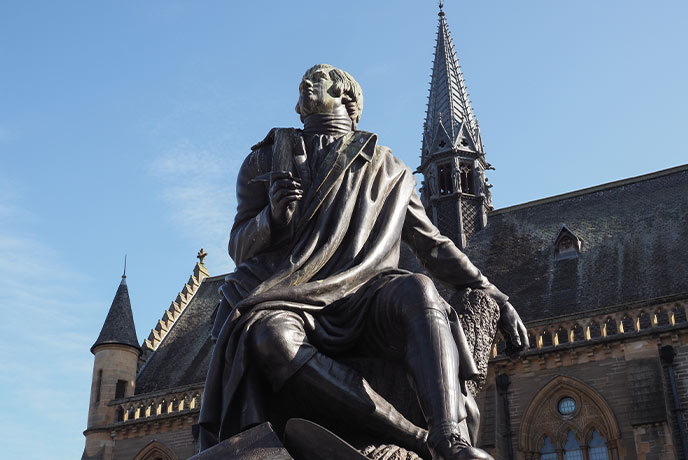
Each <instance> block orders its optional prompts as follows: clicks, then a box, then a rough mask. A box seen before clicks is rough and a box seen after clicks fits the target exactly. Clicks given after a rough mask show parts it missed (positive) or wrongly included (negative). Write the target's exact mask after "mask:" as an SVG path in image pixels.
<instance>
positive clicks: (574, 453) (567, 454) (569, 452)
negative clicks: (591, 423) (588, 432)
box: [564, 430, 583, 460]
mask: <svg viewBox="0 0 688 460" xmlns="http://www.w3.org/2000/svg"><path fill="white" fill-rule="evenodd" d="M564 460H583V451H582V450H581V446H580V443H579V442H578V440H577V439H576V434H575V433H574V432H573V431H571V430H569V432H568V433H567V434H566V444H564Z"/></svg>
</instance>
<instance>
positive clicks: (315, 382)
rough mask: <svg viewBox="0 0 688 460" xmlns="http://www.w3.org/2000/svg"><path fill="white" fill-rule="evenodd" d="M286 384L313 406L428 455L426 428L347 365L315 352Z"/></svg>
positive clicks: (401, 445) (422, 454)
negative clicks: (397, 408) (409, 418)
mask: <svg viewBox="0 0 688 460" xmlns="http://www.w3.org/2000/svg"><path fill="white" fill-rule="evenodd" d="M287 385H288V386H289V389H290V390H291V391H292V392H297V393H298V394H302V395H304V398H307V399H304V400H308V401H309V402H310V403H311V404H312V405H313V406H314V407H320V408H326V410H327V414H326V415H329V416H332V415H335V416H337V418H339V419H342V420H346V421H348V422H350V424H351V425H358V426H360V427H361V428H364V429H365V430H367V431H368V432H370V433H371V434H373V435H376V436H379V437H380V438H381V439H384V440H385V441H386V442H391V443H394V444H396V445H398V446H400V447H403V448H405V449H409V450H411V451H413V452H416V453H417V454H418V455H420V456H422V457H423V458H430V453H429V451H428V448H427V444H426V438H427V434H428V433H427V431H426V430H424V429H422V428H420V427H418V426H416V425H414V424H413V423H411V422H410V421H409V420H408V419H406V417H404V416H403V415H402V414H401V413H400V412H399V411H397V410H396V409H395V408H394V406H392V404H390V403H389V402H388V401H387V400H386V399H384V398H383V397H382V396H380V395H379V394H378V393H376V392H375V390H373V389H372V388H371V387H370V384H369V383H368V382H367V381H366V380H365V379H364V378H363V377H361V376H360V375H359V374H358V373H357V372H356V371H354V370H353V369H351V368H350V367H348V366H346V365H344V364H341V363H339V362H337V361H335V360H333V359H331V358H329V357H328V356H326V355H323V354H322V353H316V354H315V355H314V356H313V357H312V358H311V359H310V360H308V361H307V362H306V364H305V365H303V366H302V367H301V369H299V370H298V371H297V372H296V373H295V374H294V375H293V376H292V377H291V378H290V379H289V380H288V381H287Z"/></svg>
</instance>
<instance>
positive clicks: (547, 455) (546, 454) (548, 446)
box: [540, 436, 557, 460]
mask: <svg viewBox="0 0 688 460" xmlns="http://www.w3.org/2000/svg"><path fill="white" fill-rule="evenodd" d="M540 460H557V450H556V449H555V447H554V445H553V444H552V440H551V439H550V438H549V436H548V437H546V438H545V441H544V443H543V444H542V447H541V448H540Z"/></svg>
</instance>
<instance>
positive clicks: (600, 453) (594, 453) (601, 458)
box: [588, 430, 609, 460]
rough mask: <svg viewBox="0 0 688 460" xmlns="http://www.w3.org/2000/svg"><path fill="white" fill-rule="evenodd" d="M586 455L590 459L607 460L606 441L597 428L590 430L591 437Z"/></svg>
mask: <svg viewBox="0 0 688 460" xmlns="http://www.w3.org/2000/svg"><path fill="white" fill-rule="evenodd" d="M588 457H589V459H590V460H609V452H608V450H607V443H606V442H605V440H604V439H603V438H602V436H600V432H599V431H597V430H595V431H593V432H592V439H591V440H590V442H589V443H588Z"/></svg>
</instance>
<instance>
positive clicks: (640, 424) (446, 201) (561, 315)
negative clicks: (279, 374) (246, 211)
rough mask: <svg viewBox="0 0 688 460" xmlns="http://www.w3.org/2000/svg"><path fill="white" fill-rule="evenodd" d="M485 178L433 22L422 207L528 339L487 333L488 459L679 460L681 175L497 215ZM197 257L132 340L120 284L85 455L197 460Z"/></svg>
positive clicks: (446, 46) (448, 52) (684, 360)
mask: <svg viewBox="0 0 688 460" xmlns="http://www.w3.org/2000/svg"><path fill="white" fill-rule="evenodd" d="M490 168H491V166H490V164H489V163H488V162H487V161H486V159H485V152H484V149H483V144H482V139H481V136H480V129H479V127H478V121H477V119H476V117H475V115H474V113H473V110H472V108H471V105H470V102H469V100H468V94H467V91H466V85H465V83H464V79H463V75H462V73H461V69H460V67H459V64H458V60H457V58H456V53H455V50H454V47H453V45H452V40H451V37H450V35H449V29H448V26H447V22H446V18H445V15H444V13H443V12H442V11H440V16H439V25H438V31H437V43H436V50H435V56H434V65H433V72H432V81H431V87H430V95H429V100H428V109H427V115H426V120H425V125H424V130H423V143H422V152H421V164H420V167H419V172H421V173H422V174H423V176H424V181H423V186H422V189H421V195H422V200H423V202H424V204H425V206H426V209H427V212H428V214H429V216H430V217H431V218H432V219H433V221H434V222H435V224H436V225H437V226H438V228H439V229H440V230H441V231H442V232H443V233H444V234H446V235H447V236H449V237H450V238H452V239H453V240H454V241H455V242H456V243H457V245H459V246H460V247H461V248H462V249H463V250H464V251H465V252H466V253H467V254H468V255H469V256H470V258H471V260H473V261H474V263H475V264H476V265H477V266H478V267H481V268H483V271H484V272H485V273H486V275H487V276H488V277H489V278H490V279H491V280H492V281H493V282H494V283H495V284H496V285H497V286H499V287H500V288H501V289H502V290H504V292H507V293H508V294H509V295H510V296H511V301H512V303H513V304H514V305H516V306H517V308H518V310H519V312H520V313H521V316H522V318H523V320H524V321H525V323H526V326H527V328H528V331H529V336H530V349H529V350H528V351H527V352H526V353H525V354H524V355H523V356H522V357H520V358H518V359H509V358H508V357H507V356H506V351H507V349H506V347H505V345H504V340H503V338H501V337H498V338H497V340H496V343H495V345H494V350H493V353H492V355H493V356H492V359H491V361H490V366H489V372H488V378H487V382H486V383H485V386H484V388H483V391H482V393H481V396H480V401H479V405H480V408H481V414H482V421H481V433H480V443H479V444H480V446H481V447H483V448H485V449H486V450H488V451H490V452H491V453H492V454H493V455H494V457H495V458H496V459H519V460H532V459H542V460H577V459H580V460H604V459H609V460H619V459H643V460H650V459H652V460H654V459H685V458H688V448H687V446H686V433H687V432H688V425H687V424H686V417H685V416H683V413H682V409H685V408H688V322H687V321H686V313H687V309H688V276H686V273H687V267H688V226H687V225H686V222H688V165H685V166H680V167H676V168H672V169H668V170H664V171H659V172H654V173H650V174H647V175H644V176H640V177H634V178H630V179H626V180H622V181H618V182H613V183H609V184H603V185H599V186H597V187H592V188H588V189H584V190H579V191H575V192H571V193H567V194H564V195H558V196H553V197H549V198H545V199H542V200H537V201H534V202H530V203H524V204H520V205H516V206H511V207H508V208H505V209H499V210H493V209H492V206H491V197H490V189H489V187H490V185H489V184H488V182H487V179H486V177H485V171H486V170H488V169H490ZM407 256H408V254H406V255H405V256H404V257H403V258H404V261H405V262H408V260H407ZM198 257H199V261H198V263H197V264H196V266H195V267H194V270H193V273H192V275H191V276H190V277H189V280H188V281H187V283H185V284H184V286H183V287H182V289H181V291H180V292H179V294H178V295H177V296H176V298H175V300H174V301H172V303H171V304H170V306H169V308H167V309H166V310H165V311H164V312H163V315H162V317H161V319H160V320H159V321H158V323H157V324H156V325H155V327H154V328H153V329H152V330H151V332H150V334H149V335H148V338H147V339H145V340H144V341H143V343H142V344H141V345H139V343H138V341H137V339H136V332H135V330H134V323H133V320H132V309H131V305H130V300H129V295H128V291H127V286H126V280H125V277H123V278H122V281H121V283H120V285H119V287H118V289H117V292H116V295H115V299H114V300H113V302H112V306H111V308H110V311H109V313H108V315H107V318H106V320H105V323H104V325H103V329H102V331H101V333H100V335H99V336H98V339H97V340H96V342H95V343H94V345H93V347H92V348H91V351H92V352H93V354H94V368H93V383H92V392H91V399H90V403H89V414H88V426H87V429H86V431H85V432H84V434H85V436H86V447H85V449H84V454H83V457H82V459H83V460H87V459H102V460H110V459H115V460H125V459H135V460H144V459H145V460H181V459H185V458H188V457H190V456H191V455H193V453H194V452H195V451H196V450H197V437H198V430H197V425H196V422H197V420H198V412H199V403H200V397H201V395H202V393H203V385H204V378H205V374H206V371H207V367H208V361H209V357H210V353H211V349H212V343H211V341H210V336H209V331H210V325H211V319H210V317H211V314H212V311H213V309H214V307H215V305H216V303H217V301H218V300H219V294H218V287H219V286H220V285H221V284H222V282H223V279H224V275H219V276H212V277H211V276H210V275H209V273H208V271H207V270H206V268H205V266H204V265H203V258H204V257H205V254H204V253H203V252H202V251H201V252H200V253H199V255H198ZM409 265H412V262H409Z"/></svg>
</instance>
